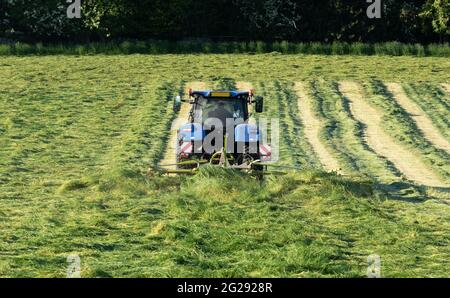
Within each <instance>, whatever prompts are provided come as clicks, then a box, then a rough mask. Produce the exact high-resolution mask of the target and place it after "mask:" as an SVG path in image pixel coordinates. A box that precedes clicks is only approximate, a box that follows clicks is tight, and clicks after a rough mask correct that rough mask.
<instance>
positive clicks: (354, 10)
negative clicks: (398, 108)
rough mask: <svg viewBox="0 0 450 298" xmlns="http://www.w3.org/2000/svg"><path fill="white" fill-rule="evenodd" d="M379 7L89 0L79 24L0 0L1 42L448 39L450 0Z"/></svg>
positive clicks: (54, 7) (28, 0)
mask: <svg viewBox="0 0 450 298" xmlns="http://www.w3.org/2000/svg"><path fill="white" fill-rule="evenodd" d="M73 1H75V0H73ZM373 1H376V0H373ZM381 2H382V5H381V18H379V19H370V18H369V17H368V16H367V13H366V11H367V8H368V6H369V5H370V3H367V1H366V0H84V1H81V18H72V19H70V18H68V17H67V8H68V6H69V5H70V4H69V3H67V1H66V0H40V1H32V0H0V37H2V38H3V39H11V40H23V41H28V42H39V41H61V40H67V41H74V42H90V41H108V40H126V39H141V40H142V39H144V40H146V39H160V40H184V39H205V40H212V41H243V40H244V41H245V40H261V41H267V42H269V41H277V40H287V41H295V42H309V41H318V42H325V43H331V42H333V41H341V42H369V43H374V42H385V41H400V42H406V43H431V42H445V41H447V40H448V37H449V35H450V24H449V18H450V0H383V1H381Z"/></svg>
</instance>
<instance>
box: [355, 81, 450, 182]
mask: <svg viewBox="0 0 450 298" xmlns="http://www.w3.org/2000/svg"><path fill="white" fill-rule="evenodd" d="M364 85H365V89H364V90H365V92H366V98H367V100H368V101H369V102H370V103H371V104H373V105H374V106H376V107H378V108H379V109H380V111H382V112H383V119H384V127H383V128H384V130H385V131H386V132H387V133H388V134H390V135H391V136H393V137H394V138H395V139H396V140H397V141H398V142H399V143H401V144H403V145H404V146H406V147H408V148H409V149H410V150H411V152H415V154H416V155H417V156H418V157H420V158H421V159H422V160H423V161H425V162H426V163H427V164H428V165H429V167H430V168H432V169H433V170H434V171H435V172H436V173H438V174H440V175H441V176H442V178H444V179H445V180H447V181H449V179H450V156H449V155H448V153H446V152H445V151H444V150H439V149H436V148H435V147H434V146H433V145H432V144H431V143H430V142H429V141H427V140H426V139H425V137H424V136H423V134H422V133H421V132H420V130H419V129H418V127H417V125H416V123H415V122H414V120H413V119H411V116H410V115H408V113H406V112H405V110H403V109H402V108H401V107H400V105H399V104H398V103H397V102H396V101H395V99H394V98H393V96H392V94H391V93H389V92H388V90H387V88H386V86H385V85H384V84H383V83H382V82H380V81H376V80H374V81H371V82H369V83H366V84H364Z"/></svg>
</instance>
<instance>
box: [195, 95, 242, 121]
mask: <svg viewBox="0 0 450 298" xmlns="http://www.w3.org/2000/svg"><path fill="white" fill-rule="evenodd" d="M195 112H196V113H195V114H196V115H195V116H196V117H195V118H196V120H197V121H198V122H200V121H201V122H202V123H204V122H205V121H206V120H207V119H209V118H217V119H219V120H220V121H221V122H222V125H223V126H224V127H225V125H226V119H234V120H235V121H236V122H238V123H239V122H244V120H245V118H246V115H245V113H246V111H245V104H244V100H242V99H237V98H236V99H234V98H220V97H219V98H217V97H214V98H207V97H201V98H199V100H198V102H197V108H196V111H195ZM199 120H200V121H199Z"/></svg>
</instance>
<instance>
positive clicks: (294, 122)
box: [257, 81, 321, 169]
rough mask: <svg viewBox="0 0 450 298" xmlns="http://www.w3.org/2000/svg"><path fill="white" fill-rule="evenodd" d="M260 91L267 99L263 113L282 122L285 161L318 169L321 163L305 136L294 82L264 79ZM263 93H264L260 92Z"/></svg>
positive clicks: (268, 118) (299, 166)
mask: <svg viewBox="0 0 450 298" xmlns="http://www.w3.org/2000/svg"><path fill="white" fill-rule="evenodd" d="M257 90H261V91H262V93H261V95H262V96H264V98H265V103H264V104H265V112H264V113H263V114H261V115H260V116H259V118H261V117H265V118H266V119H267V120H269V121H271V119H276V120H278V121H279V151H280V152H279V155H280V158H281V160H280V161H281V162H282V163H284V164H286V165H289V166H293V167H297V168H302V169H314V168H315V169H317V168H320V167H321V165H320V163H319V160H318V159H317V156H316V154H315V153H314V151H313V149H312V147H311V145H310V144H309V143H308V141H307V140H306V138H305V133H304V125H303V124H302V122H301V120H300V118H299V112H298V106H297V96H296V94H295V91H294V89H293V83H292V82H281V81H273V82H270V83H268V84H266V83H262V82H260V83H259V85H258V87H257ZM258 94H260V93H258Z"/></svg>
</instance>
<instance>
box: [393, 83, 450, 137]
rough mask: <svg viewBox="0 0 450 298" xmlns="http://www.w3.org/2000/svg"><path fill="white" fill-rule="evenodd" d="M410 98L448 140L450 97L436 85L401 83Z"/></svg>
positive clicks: (449, 132) (449, 135)
mask: <svg viewBox="0 0 450 298" xmlns="http://www.w3.org/2000/svg"><path fill="white" fill-rule="evenodd" d="M402 86H403V89H404V90H405V92H406V94H407V95H408V97H409V98H410V99H412V100H413V101H414V102H415V103H416V104H418V105H419V106H420V107H421V108H422V110H423V111H424V112H425V113H426V114H427V115H428V117H430V118H431V120H432V121H433V123H434V125H436V127H437V128H438V129H439V131H440V133H441V134H442V135H443V136H445V137H446V138H447V140H450V117H449V116H450V115H449V111H450V99H449V97H448V96H446V94H445V93H444V92H443V90H441V89H440V88H439V87H437V86H436V85H433V84H430V83H421V84H418V83H415V84H413V83H410V84H403V85H402Z"/></svg>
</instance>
